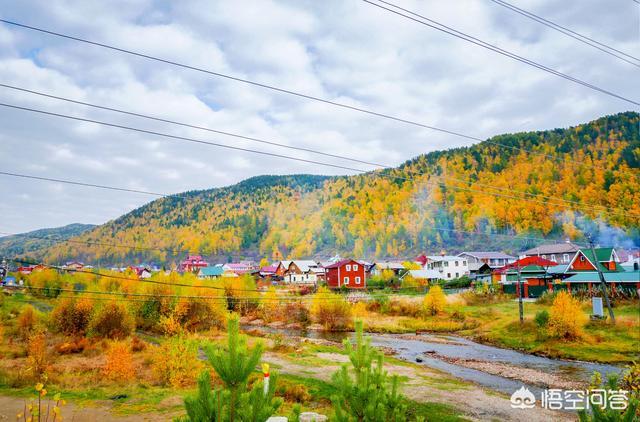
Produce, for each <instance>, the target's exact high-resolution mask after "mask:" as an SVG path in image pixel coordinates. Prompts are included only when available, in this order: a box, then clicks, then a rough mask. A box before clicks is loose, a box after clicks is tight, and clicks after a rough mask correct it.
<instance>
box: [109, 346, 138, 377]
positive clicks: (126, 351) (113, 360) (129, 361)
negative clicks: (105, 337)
mask: <svg viewBox="0 0 640 422" xmlns="http://www.w3.org/2000/svg"><path fill="white" fill-rule="evenodd" d="M102 372H103V374H104V375H105V376H106V377H107V378H108V379H110V380H114V381H128V380H131V379H133V378H134V377H135V376H136V370H135V367H134V365H133V355H132V354H131V348H130V346H129V344H127V343H126V342H123V341H119V342H115V343H112V344H111V346H110V347H109V349H108V350H107V362H106V363H105V365H104V367H103V368H102Z"/></svg>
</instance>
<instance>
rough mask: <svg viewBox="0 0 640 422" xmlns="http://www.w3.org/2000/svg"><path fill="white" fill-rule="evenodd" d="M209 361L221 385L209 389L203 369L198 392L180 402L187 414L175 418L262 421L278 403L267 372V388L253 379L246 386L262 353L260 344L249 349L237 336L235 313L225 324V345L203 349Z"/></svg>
mask: <svg viewBox="0 0 640 422" xmlns="http://www.w3.org/2000/svg"><path fill="white" fill-rule="evenodd" d="M205 352H206V355H207V358H208V360H209V363H210V364H211V366H212V367H213V369H214V370H215V372H216V374H217V375H218V377H219V378H220V380H221V381H222V384H223V387H222V388H220V389H216V390H212V387H211V377H210V375H209V373H208V372H207V371H204V372H203V373H202V374H200V377H199V378H198V393H197V394H196V395H195V396H191V397H187V398H186V399H185V401H184V404H185V408H186V411H187V416H186V417H184V418H182V419H179V420H181V421H190V422H236V421H241V422H264V421H265V420H267V419H268V418H269V416H271V415H273V414H274V413H275V412H276V411H277V410H278V409H279V408H280V406H281V405H282V399H280V398H275V397H274V395H275V388H276V382H277V376H276V375H275V374H272V375H271V377H270V378H271V382H270V384H269V388H268V391H267V392H266V394H265V392H264V384H263V382H255V383H254V384H253V387H252V388H251V389H249V386H248V384H249V383H248V381H249V376H250V375H251V373H252V372H253V371H254V370H255V368H256V365H257V364H258V362H259V361H260V357H261V356H262V344H258V345H257V346H256V347H255V348H253V350H249V349H248V347H247V341H246V338H245V337H244V336H242V335H240V323H239V321H238V317H237V316H231V317H230V318H229V321H228V324H227V346H226V347H224V348H223V347H214V346H209V347H207V348H206V349H205Z"/></svg>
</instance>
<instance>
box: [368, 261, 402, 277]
mask: <svg viewBox="0 0 640 422" xmlns="http://www.w3.org/2000/svg"><path fill="white" fill-rule="evenodd" d="M406 270H407V269H406V268H405V267H404V265H402V263H401V262H376V263H375V264H373V266H372V268H371V275H375V276H378V277H379V276H381V275H382V272H383V271H391V272H393V275H394V276H396V277H399V276H401V275H402V274H404V273H405V272H406Z"/></svg>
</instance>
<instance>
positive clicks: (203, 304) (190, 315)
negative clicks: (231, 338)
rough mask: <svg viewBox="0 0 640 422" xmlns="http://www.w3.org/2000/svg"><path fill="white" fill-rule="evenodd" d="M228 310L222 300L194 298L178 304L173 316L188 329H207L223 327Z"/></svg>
mask: <svg viewBox="0 0 640 422" xmlns="http://www.w3.org/2000/svg"><path fill="white" fill-rule="evenodd" d="M225 313H226V310H225V309H224V306H223V303H222V302H221V301H216V300H214V299H194V300H190V301H188V302H185V301H182V302H179V303H178V304H177V305H176V308H175V310H174V313H173V315H172V316H173V317H174V318H175V319H176V321H177V322H178V323H179V324H180V325H181V326H182V327H183V328H184V329H185V330H187V331H201V330H207V329H209V328H211V327H219V328H220V327H223V326H224V323H225V321H226V316H225Z"/></svg>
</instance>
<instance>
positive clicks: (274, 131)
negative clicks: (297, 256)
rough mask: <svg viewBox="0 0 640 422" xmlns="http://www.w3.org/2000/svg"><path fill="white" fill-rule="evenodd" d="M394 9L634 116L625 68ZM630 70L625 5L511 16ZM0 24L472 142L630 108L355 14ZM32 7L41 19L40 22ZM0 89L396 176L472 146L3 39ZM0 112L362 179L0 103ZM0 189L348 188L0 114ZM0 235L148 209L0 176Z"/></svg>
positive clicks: (3, 94) (95, 17)
mask: <svg viewBox="0 0 640 422" xmlns="http://www.w3.org/2000/svg"><path fill="white" fill-rule="evenodd" d="M397 1H398V4H400V5H402V6H403V7H406V8H408V9H411V10H414V11H416V12H419V13H421V14H423V15H425V16H427V17H429V18H432V19H435V20H438V21H440V22H442V23H444V24H447V25H449V26H452V27H454V28H456V29H459V30H462V31H465V32H467V33H469V34H472V35H474V36H476V37H478V38H481V39H483V40H486V41H488V42H491V43H493V44H495V45H498V46H500V47H502V48H505V49H507V50H510V51H513V52H515V53H517V54H520V55H522V56H525V57H526V58H529V59H532V60H536V61H538V62H540V63H542V64H544V65H546V66H549V67H551V68H554V69H557V70H559V71H562V72H564V73H567V74H570V75H572V76H574V77H577V78H580V79H583V80H585V81H587V82H590V83H593V84H595V85H598V86H601V87H603V88H605V89H608V90H611V91H613V92H616V93H619V94H622V95H624V96H626V97H629V98H632V99H634V100H638V99H639V98H640V84H638V83H633V81H634V80H636V81H637V80H638V71H639V70H640V69H638V68H637V67H634V66H631V65H629V64H627V63H624V62H622V61H620V60H618V59H616V58H614V57H611V56H609V55H606V54H604V53H602V52H600V51H597V50H595V49H593V48H591V47H588V46H585V45H584V44H581V43H579V42H577V41H575V40H573V39H571V38H568V37H566V36H564V35H562V34H560V33H558V32H555V31H553V30H551V29H549V28H546V27H544V26H541V25H540V24H538V23H535V22H533V21H530V20H527V19H526V18H524V17H522V16H520V15H517V14H515V13H514V12H512V11H509V10H506V9H504V8H502V7H500V6H498V5H496V4H495V3H492V2H491V1H489V0H456V1H455V2H453V1H442V0H430V1H411V0H397ZM513 1H514V3H515V4H517V5H518V6H520V7H522V8H525V9H527V10H530V11H532V12H535V13H537V14H539V15H542V16H544V17H546V18H547V19H550V20H552V21H555V22H557V23H559V24H562V25H564V26H567V27H569V28H571V29H573V30H575V31H578V32H581V33H583V34H585V35H588V36H591V37H593V38H595V39H597V40H599V41H601V42H604V43H607V44H609V45H612V46H615V47H616V48H618V49H620V50H622V51H625V52H629V53H632V54H633V53H637V52H638V51H640V48H639V47H640V43H639V41H638V40H639V38H638V10H639V9H638V8H639V7H640V5H638V4H637V3H635V2H633V1H632V0H613V1H610V2H602V1H596V0H585V1H570V2H567V1H560V0H513ZM1 3H2V4H3V6H4V7H2V8H1V9H0V10H2V12H1V17H2V18H4V19H8V20H14V21H18V22H21V23H24V24H28V25H33V26H38V27H43V28H46V29H50V30H52V31H57V32H62V33H65V34H69V35H74V36H79V37H84V38H88V39H91V40H94V41H98V42H103V43H107V44H112V45H115V46H118V47H122V48H127V49H132V50H136V51H139V52H142V53H146V54H150V55H155V56H159V57H162V58H166V59H169V60H173V61H178V62H181V63H185V64H188V65H192V66H196V67H202V68H206V69H210V70H213V71H216V72H221V73H226V74H230V75H234V76H238V77H241V78H246V79H251V80H254V81H258V82H262V83H267V84H273V85H276V86H278V87H282V88H286V89H289V90H294V91H299V92H302V93H306V94H310V95H313V96H318V97H322V98H326V99H329V100H333V101H338V102H343V103H347V104H352V105H355V106H359V107H364V108H368V109H372V110H376V111H379V112H383V113H388V114H393V115H395V116H399V117H403V118H407V119H412V120H415V121H418V122H421V123H424V124H428V125H433V126H438V127H441V128H445V129H449V130H453V131H457V132H461V133H465V134H469V135H471V136H474V137H479V138H486V137H489V136H492V135H495V134H499V133H504V132H515V131H523V130H529V129H548V128H554V127H564V126H569V125H573V124H576V123H581V122H586V121H589V120H592V119H594V118H597V117H599V116H601V115H604V114H612V113H617V112H620V111H626V110H630V109H632V105H630V104H628V103H625V102H623V101H621V100H618V99H615V98H612V97H609V96H606V95H603V94H601V93H597V92H595V91H592V90H589V89H587V88H585V87H582V86H579V85H576V84H573V83H571V82H569V81H566V80H564V79H561V78H558V77H555V76H552V75H549V74H547V73H544V72H541V71H539V70H537V69H534V68H531V67H529V66H526V65H524V64H521V63H518V62H515V61H513V60H511V59H509V58H505V57H502V56H499V55H497V54H495V53H493V52H490V51H486V50H483V49H481V48H478V47H476V46H473V45H471V44H468V43H466V42H464V41H461V40H459V39H456V38H453V37H451V36H449V35H446V34H443V33H440V32H438V31H435V30H433V29H430V28H427V27H425V26H422V25H419V24H417V23H414V22H411V21H408V20H406V19H404V18H401V17H399V16H396V15H392V14H390V13H388V12H385V11H383V10H380V9H378V8H376V7H373V6H371V5H369V4H367V3H365V2H362V1H360V0H341V1H338V0H336V1H313V0H309V1H268V0H254V1H218V2H216V1H204V0H202V1H198V0H195V1H180V2H170V1H151V0H119V1H109V2H101V1H63V0H49V1H47V2H46V3H43V2H41V1H35V0H34V1H20V2H14V1H10V0H2V2H1ZM45 4H46V6H44V5H45ZM0 83H2V84H9V85H14V86H19V87H22V88H28V89H32V90H37V91H41V92H45V93H48V94H52V95H57V96H63V97H68V98H72V99H76V100H80V101H85V102H90V103H95V104H99V105H104V106H110V107H117V108H122V109H125V110H129V111H133V112H137V113H144V114H150V115H154V116H158V117H162V118H166V119H172V120H178V121H181V122H185V123H190V124H194V125H201V126H207V127H210V128H213V129H217V130H223V131H228V132H233V133H237V134H241V135H247V136H254V137H258V138H262V139H266V140H270V141H275V142H279V143H283V144H287V145H294V146H298V147H303V148H311V149H317V150H322V151H326V152H330V153H333V154H339V155H347V156H353V157H358V158H360V159H363V160H368V161H373V162H377V163H382V164H388V165H396V164H399V163H401V162H403V161H404V160H407V159H409V158H412V157H414V156H416V155H418V154H422V153H425V152H429V151H433V150H437V149H444V148H450V147H454V146H462V145H469V144H470V143H471V141H469V140H467V139H463V138H459V137H455V136H451V135H446V134H443V133H439V132H434V131H431V130H428V129H421V128H418V127H415V126H409V125H405V124H401V123H398V122H393V121H390V120H385V119H380V118H376V117H372V116H368V115H365V114H362V113H358V112H353V111H347V110H342V109H337V108H335V107H332V106H329V105H326V104H320V103H317V102H312V101H308V100H304V99H300V98H296V97H292V96H289V95H284V94H281V93H276V92H273V91H268V90H264V89H261V88H258V87H252V86H248V85H245V84H241V83H237V82H234V81H230V80H226V79H221V78H217V77H214V76H210V75H206V74H203V73H198V72H194V71H190V70H186V69H180V68H176V67H173V66H169V65H165V64H161V63H158V62H153V61H149V60H145V59H142V58H136V57H132V56H129V55H126V54H122V53H117V52H114V51H109V50H105V49H102V48H99V47H94V46H89V45H86V44H81V43H77V42H74V41H70V40H64V39H60V38H56V37H52V36H49V35H44V34H40V33H37V32H34V31H29V30H25V29H20V28H16V27H12V26H9V25H6V24H0ZM0 102H4V103H10V104H15V105H20V106H26V107H34V108H38V109H43V110H48V111H53V112H57V113H65V114H71V115H74V116H81V117H87V118H93V119H98V120H103V121H108V122H112V123H117V124H126V125H130V126H135V127H138V128H142V129H147V130H154V131H159V132H164V133H169V134H173V135H179V136H187V137H193V138H197V139H201V140H205V141H211V142H217V143H224V144H227V145H235V146H240V147H243V148H253V149H258V150H262V151H269V152H273V153H281V154H287V155H293V156H297V157H302V158H306V159H313V160H320V161H327V162H329V161H330V162H333V163H336V164H340V165H347V166H356V167H358V168H362V169H371V168H372V167H370V166H365V165H361V164H358V165H356V164H354V163H350V162H345V161H340V160H337V159H329V158H327V157H322V156H318V155H314V154H311V153H306V152H300V151H292V150H289V149H283V148H280V147H276V146H268V145H261V144H256V143H254V142H249V141H243V140H239V139H235V138H230V137H225V136H222V135H216V134H213V133H207V132H203V131H199V130H195V129H188V128H183V127H176V126H173V125H169V124H164V123H158V122H152V121H149V120H145V119H140V118H132V117H126V116H122V115H118V114H115V113H112V112H105V111H96V110H91V109H88V108H87V107H83V106H80V105H73V104H69V103H64V102H60V101H57V100H53V99H45V98H42V97H38V96H35V95H32V94H26V93H20V92H16V91H13V90H11V89H7V88H0ZM0 167H1V169H0V171H6V172H14V173H23V174H29V175H34V176H42V177H53V178H59V179H70V180H75V181H80V182H85V183H97V184H106V185H113V186H119V187H125V188H130V189H141V190H147V191H153V192H161V193H175V192H181V191H185V190H192V189H204V188H211V187H218V186H225V185H229V184H233V183H236V182H238V181H240V180H242V179H245V178H247V177H250V176H254V175H259V174H291V173H315V174H348V173H349V172H348V171H343V170H338V169H331V168H328V167H322V166H319V165H311V164H307V163H301V162H295V161H290V160H284V159H279V158H270V157H264V156H260V155H256V154H251V153H244V152H238V151H231V150H225V149H221V148H215V147H211V146H207V145H198V144H193V143H191V144H190V143H184V142H177V141H173V140H168V139H166V138H161V137H157V136H153V135H148V134H141V133H133V132H129V131H125V130H121V129H115V128H107V127H101V126H97V125H94V124H90V123H82V122H73V121H68V120H63V119H60V118H55V117H46V116H42V115H36V114H33V113H29V112H25V111H19V110H10V109H7V108H4V107H0ZM0 192H2V198H1V199H0V216H2V218H1V219H0V231H2V232H22V231H27V230H32V229H36V228H42V227H54V226H60V225H64V224H69V223H73V222H82V223H96V224H98V223H102V222H105V221H107V220H109V219H112V218H115V217H117V216H119V215H121V214H123V213H125V212H127V211H129V210H131V209H133V208H135V207H137V206H140V205H142V204H144V203H145V202H148V201H149V200H152V199H153V197H150V196H146V195H141V194H134V193H124V192H110V191H104V190H99V189H91V188H84V187H77V186H69V185H63V184H59V183H50V182H38V181H33V180H21V179H16V178H11V177H6V176H0Z"/></svg>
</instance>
